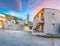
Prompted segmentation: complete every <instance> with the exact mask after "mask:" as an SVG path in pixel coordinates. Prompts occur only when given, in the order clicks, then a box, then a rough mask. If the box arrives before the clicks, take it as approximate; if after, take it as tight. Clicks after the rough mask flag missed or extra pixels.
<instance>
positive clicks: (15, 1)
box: [0, 0, 22, 11]
mask: <svg viewBox="0 0 60 46" xmlns="http://www.w3.org/2000/svg"><path fill="white" fill-rule="evenodd" d="M0 8H6V9H10V10H13V11H20V10H21V8H22V3H21V1H19V0H0Z"/></svg>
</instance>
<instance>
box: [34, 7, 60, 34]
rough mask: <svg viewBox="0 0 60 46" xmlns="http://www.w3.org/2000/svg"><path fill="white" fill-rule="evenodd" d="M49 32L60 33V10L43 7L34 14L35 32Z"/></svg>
mask: <svg viewBox="0 0 60 46" xmlns="http://www.w3.org/2000/svg"><path fill="white" fill-rule="evenodd" d="M34 32H38V33H39V32H41V33H48V34H59V33H60V11H59V10H57V9H51V8H43V9H42V10H40V11H39V12H38V14H37V15H36V16H34V20H33V33H34Z"/></svg>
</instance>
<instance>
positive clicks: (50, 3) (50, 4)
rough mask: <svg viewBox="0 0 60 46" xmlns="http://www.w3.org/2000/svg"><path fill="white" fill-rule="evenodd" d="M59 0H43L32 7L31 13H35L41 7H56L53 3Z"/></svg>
mask: <svg viewBox="0 0 60 46" xmlns="http://www.w3.org/2000/svg"><path fill="white" fill-rule="evenodd" d="M59 1H60V0H44V1H43V3H42V4H41V5H38V6H37V7H35V8H34V9H32V12H33V15H36V14H37V13H38V12H39V11H40V9H42V8H56V7H57V6H55V7H54V5H55V4H57V3H58V2H59Z"/></svg>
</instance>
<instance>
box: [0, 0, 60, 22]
mask: <svg viewBox="0 0 60 46" xmlns="http://www.w3.org/2000/svg"><path fill="white" fill-rule="evenodd" d="M42 8H54V9H58V10H60V0H0V13H6V14H12V15H14V16H16V17H18V18H22V19H26V14H27V13H29V14H30V21H33V17H34V15H36V14H37V13H38V12H39V10H40V9H42Z"/></svg>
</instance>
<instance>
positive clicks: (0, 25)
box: [0, 14, 6, 29]
mask: <svg viewBox="0 0 60 46" xmlns="http://www.w3.org/2000/svg"><path fill="white" fill-rule="evenodd" d="M5 20H6V18H5V15H4V14H0V29H2V28H4V25H3V24H4V22H5Z"/></svg>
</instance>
